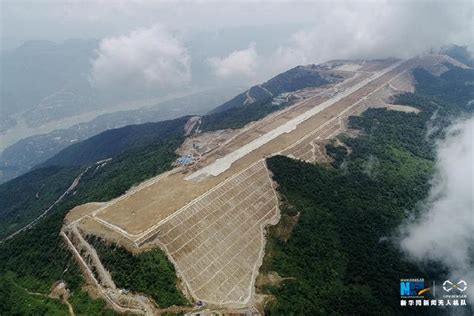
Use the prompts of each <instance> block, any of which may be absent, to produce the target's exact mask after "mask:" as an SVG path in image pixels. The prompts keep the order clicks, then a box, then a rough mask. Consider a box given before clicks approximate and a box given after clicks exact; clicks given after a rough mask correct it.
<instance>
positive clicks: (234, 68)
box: [208, 43, 258, 78]
mask: <svg viewBox="0 0 474 316" xmlns="http://www.w3.org/2000/svg"><path fill="white" fill-rule="evenodd" d="M257 58H258V55H257V50H256V49H255V44H254V43H252V44H250V45H249V47H248V48H246V49H242V50H236V51H233V52H232V53H230V54H229V55H228V56H226V57H224V58H219V57H211V58H209V59H208V62H209V64H210V65H211V66H212V68H213V71H214V74H215V75H216V76H217V77H219V78H230V77H236V76H237V77H239V76H240V77H252V76H253V75H254V74H255V70H256V68H257Z"/></svg>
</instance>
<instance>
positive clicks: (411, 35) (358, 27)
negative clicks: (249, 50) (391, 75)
mask: <svg viewBox="0 0 474 316" xmlns="http://www.w3.org/2000/svg"><path fill="white" fill-rule="evenodd" d="M473 12H474V7H473V6H472V4H470V3H469V2H463V1H452V2H450V3H447V2H442V1H377V2H355V3H354V2H353V3H349V2H344V1H338V2H333V3H331V5H328V4H324V3H323V4H321V5H320V6H319V7H318V8H317V9H315V10H314V16H315V19H314V22H313V23H312V24H311V26H310V27H307V28H305V29H302V30H300V31H298V32H296V33H294V34H293V36H292V37H291V38H290V40H289V43H287V44H285V45H281V46H280V47H279V48H278V50H277V51H276V52H275V54H274V55H273V57H272V61H271V63H272V64H273V65H276V67H278V68H280V69H286V68H288V67H293V66H295V65H296V64H307V63H320V62H324V61H327V60H330V59H352V58H363V59H370V58H385V57H401V58H408V57H412V56H413V55H417V54H422V53H425V52H427V51H429V50H430V49H431V48H437V47H440V46H442V45H446V44H453V43H455V44H456V43H459V44H467V45H469V46H470V47H471V49H472V48H474V42H473V37H472V21H473Z"/></svg>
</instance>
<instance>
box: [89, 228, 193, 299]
mask: <svg viewBox="0 0 474 316" xmlns="http://www.w3.org/2000/svg"><path fill="white" fill-rule="evenodd" d="M88 242H89V243H90V244H91V245H93V246H94V248H95V250H96V251H97V253H98V255H99V256H100V258H101V261H102V263H103V264H104V266H105V268H106V269H107V270H108V271H109V272H110V274H111V276H112V278H113V280H114V282H115V284H116V285H117V286H118V287H120V288H124V289H127V290H130V291H133V292H141V293H147V294H149V295H150V296H151V297H152V298H153V299H154V300H155V302H156V303H157V304H158V305H159V306H160V307H169V306H172V305H185V304H187V300H186V299H185V297H184V296H183V294H182V293H181V292H180V291H179V290H178V289H177V287H176V284H177V277H176V273H175V271H174V267H173V264H172V263H171V262H170V261H169V260H168V258H167V257H166V255H165V254H164V253H163V252H162V251H161V250H159V249H153V250H149V251H145V252H142V253H140V254H137V255H134V254H132V253H130V252H129V251H127V250H126V249H124V248H122V247H120V246H117V245H110V244H107V242H106V241H104V240H102V239H99V238H97V237H94V236H91V237H89V238H88ZM132 267H133V268H132Z"/></svg>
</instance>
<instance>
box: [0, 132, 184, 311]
mask: <svg viewBox="0 0 474 316" xmlns="http://www.w3.org/2000/svg"><path fill="white" fill-rule="evenodd" d="M181 126H182V125H181V123H180V124H179V125H177V126H176V129H178V128H179V129H178V130H179V131H181V133H182V128H181ZM183 139H184V138H183V137H182V136H175V137H169V138H168V139H165V140H157V141H155V142H153V143H151V144H147V145H146V146H139V147H132V149H130V150H127V151H125V152H123V153H121V154H119V155H118V156H116V157H115V158H114V159H112V160H111V161H109V162H108V163H107V164H106V165H104V166H103V167H99V166H98V165H95V164H92V165H91V168H89V169H88V171H87V172H86V173H85V174H84V176H83V177H82V180H81V182H80V183H79V185H78V187H77V190H76V191H75V192H74V194H71V195H69V196H68V197H67V198H66V199H64V200H63V201H62V202H61V203H59V204H58V205H57V206H56V207H55V208H53V209H52V210H51V212H50V213H49V214H48V216H46V217H45V218H44V219H43V220H40V221H39V222H38V224H37V225H35V226H34V227H33V228H32V229H30V230H27V231H25V232H23V233H21V234H19V235H17V236H16V237H15V238H13V239H11V240H8V241H5V242H3V243H0V315H67V314H68V312H67V307H66V306H65V305H63V304H62V303H61V302H60V301H59V300H53V299H50V298H48V297H47V294H48V293H49V291H50V286H51V285H52V284H53V283H54V282H55V281H58V280H64V281H65V282H66V283H67V286H68V288H69V289H70V291H71V294H72V295H71V298H70V299H69V302H70V303H71V304H72V305H73V308H74V311H75V313H76V314H77V315H99V314H100V315H107V314H114V313H113V312H112V311H111V310H108V309H107V308H106V306H105V303H104V302H103V301H101V300H93V299H91V298H90V297H89V296H88V294H87V293H85V292H83V291H82V290H81V286H82V285H83V283H84V280H83V277H82V275H81V272H80V270H79V267H78V265H77V264H76V262H75V260H74V258H73V257H72V255H71V254H70V252H69V250H68V249H67V248H66V247H65V246H64V242H63V240H62V239H61V237H60V236H59V231H60V229H61V226H62V224H63V219H64V216H65V214H66V213H67V212H68V211H69V210H70V209H71V208H73V207H74V206H77V205H80V204H83V203H86V202H92V201H107V200H110V199H112V198H114V197H117V196H119V195H121V194H123V193H124V192H125V191H126V190H127V189H129V188H130V187H132V186H133V185H135V184H138V183H140V182H142V181H143V180H145V179H147V178H150V177H152V176H155V175H157V174H160V173H162V172H164V171H166V170H169V169H170V168H171V167H172V163H173V162H174V161H175V159H176V158H177V156H176V154H175V153H174V151H175V150H176V148H177V147H178V146H180V144H181V143H182V141H183ZM87 166H89V165H83V166H75V167H68V166H64V167H47V168H44V169H38V170H35V171H33V172H29V173H27V174H25V175H24V176H22V177H21V178H19V179H16V180H13V181H18V182H19V183H29V184H28V186H26V187H25V188H26V189H27V190H28V191H26V192H21V191H19V188H18V187H17V186H14V185H11V184H10V183H11V182H9V183H6V184H3V185H2V186H0V194H1V195H2V196H3V197H7V196H8V197H10V199H6V198H5V199H4V198H0V200H1V201H5V202H2V203H4V204H5V205H4V206H3V207H4V209H3V210H2V211H4V212H10V213H12V212H14V211H15V210H17V209H21V210H23V212H27V213H28V214H29V213H34V211H35V210H37V211H38V210H40V209H41V207H43V206H44V205H48V203H49V202H50V201H54V200H55V199H56V198H57V196H56V195H55V193H57V194H59V193H58V192H61V190H63V189H64V186H65V183H64V182H66V187H67V186H69V185H70V181H69V180H71V179H74V178H75V177H76V176H77V175H78V174H79V173H80V172H81V171H84V170H85V169H86V168H87ZM41 173H44V174H45V175H46V177H39V176H38V174H41ZM63 180H64V181H63ZM45 181H48V182H47V184H48V185H47V186H44V185H43V184H44V182H45ZM71 181H72V180H71ZM105 184H107V185H105ZM38 187H44V189H43V190H42V191H40V192H44V193H42V194H44V195H45V198H44V201H43V200H40V201H36V200H35V195H34V192H35V190H36V189H37V188H38ZM28 193H30V194H28ZM22 196H23V197H24V199H23V200H22V199H21V197H22ZM17 197H18V199H17ZM46 198H48V199H49V200H47V199H46ZM9 200H10V202H7V201H9ZM39 202H41V204H40V203H39ZM22 207H23V208H22ZM33 207H34V209H33ZM20 217H21V216H20ZM127 258H128V257H127ZM163 258H164V254H163V253H161V251H160V250H156V251H154V253H153V254H152V255H151V256H150V255H148V254H147V255H145V256H142V257H140V258H139V259H138V260H142V261H140V263H143V267H146V268H149V269H153V270H154V271H155V272H154V273H155V274H154V275H153V276H154V277H156V278H157V279H156V282H157V285H163V284H168V287H167V288H161V289H160V291H161V292H160V295H162V296H161V298H160V299H161V301H160V302H162V303H163V304H165V305H166V304H172V303H173V304H174V303H180V302H182V301H183V298H182V297H181V296H180V294H178V293H179V291H178V290H177V289H176V283H175V282H174V283H173V282H172V280H174V279H175V278H176V274H175V271H174V269H173V267H172V265H169V264H168V263H164V261H163ZM132 259H134V258H132ZM127 263H129V262H127V261H125V262H124V263H123V264H127ZM141 272H144V271H143V270H137V271H135V273H136V274H137V275H139V274H140V273H141ZM145 276H146V277H148V276H150V275H143V276H142V277H141V278H142V280H144V279H146V278H145ZM170 280H171V281H170ZM171 284H173V285H174V286H171ZM124 285H127V284H126V283H125V284H124ZM148 285H149V284H148V283H144V284H139V285H138V286H139V289H140V290H143V292H144V293H146V294H149V295H151V296H153V295H156V294H157V293H158V292H157V291H156V288H153V287H148ZM31 293H37V294H31ZM38 294H43V296H42V295H38Z"/></svg>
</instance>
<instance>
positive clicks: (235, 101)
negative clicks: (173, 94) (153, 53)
mask: <svg viewBox="0 0 474 316" xmlns="http://www.w3.org/2000/svg"><path fill="white" fill-rule="evenodd" d="M45 45H46V44H45ZM51 45H52V44H51V43H49V44H47V47H49V46H51ZM338 80H341V77H338V76H335V75H334V74H331V73H328V72H325V70H324V67H321V66H318V65H307V66H298V67H295V68H293V69H290V70H288V71H286V72H283V73H281V74H279V75H277V76H275V77H274V78H272V79H270V80H268V81H267V82H265V83H263V84H261V85H257V86H254V87H251V88H250V89H249V90H247V91H246V92H243V93H241V94H239V95H237V96H235V97H234V98H232V99H230V100H229V101H227V102H224V103H223V104H221V105H219V106H216V104H218V102H222V99H223V98H224V97H227V96H228V95H229V93H230V92H231V91H234V88H229V89H222V88H221V89H219V91H217V92H216V91H214V90H211V91H208V92H203V93H197V94H194V95H190V96H189V97H183V98H179V99H174V100H170V101H166V102H163V103H160V104H159V105H158V106H156V107H147V108H142V109H138V110H130V111H121V112H116V113H110V114H104V115H101V116H99V117H97V118H96V119H94V120H92V121H90V122H87V123H80V124H77V125H74V126H72V127H70V128H67V129H63V130H56V131H54V132H51V133H48V134H45V135H35V136H30V137H27V138H25V139H22V140H20V141H19V142H17V143H15V144H13V145H11V146H9V147H7V148H6V149H5V150H4V151H3V152H2V154H1V156H0V171H1V173H0V183H3V182H6V181H8V180H10V179H12V178H14V177H16V176H19V175H21V174H23V173H24V172H26V171H28V170H29V169H31V168H32V167H34V166H35V165H37V164H41V163H43V162H44V161H46V160H47V159H49V158H51V157H53V156H54V155H55V154H56V153H58V152H59V151H60V150H62V149H63V148H66V147H67V146H69V145H70V144H71V143H75V142H79V141H81V140H84V139H86V138H88V137H91V136H93V135H95V134H98V133H100V132H102V131H104V130H106V129H111V128H117V127H121V126H125V125H130V124H140V123H144V122H153V121H161V120H164V119H171V118H175V117H177V116H180V115H184V114H185V113H186V114H198V115H199V114H203V112H204V111H206V110H210V109H212V108H213V109H212V110H210V111H209V113H208V115H205V116H204V118H203V124H202V126H201V129H202V130H203V131H211V130H217V129H224V128H240V127H242V126H243V125H245V124H247V123H249V122H251V121H255V120H258V119H260V118H262V117H264V116H265V115H267V114H269V113H271V112H274V111H277V110H279V109H281V108H282V107H284V106H287V105H288V104H278V105H275V104H272V100H273V99H274V98H275V97H277V96H278V95H280V94H281V93H285V92H293V91H296V90H300V89H303V88H307V87H319V86H322V85H325V84H327V83H330V82H335V81H338ZM244 105H253V106H251V107H250V106H248V107H247V106H244Z"/></svg>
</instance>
